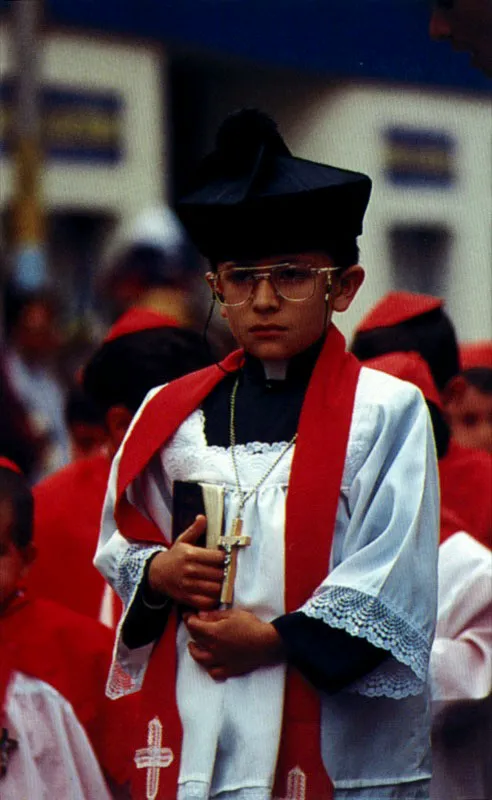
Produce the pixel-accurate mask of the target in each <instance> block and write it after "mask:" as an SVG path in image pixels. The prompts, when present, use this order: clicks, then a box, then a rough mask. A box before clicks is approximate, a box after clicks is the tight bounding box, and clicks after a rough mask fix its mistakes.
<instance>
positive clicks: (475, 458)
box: [439, 439, 492, 547]
mask: <svg viewBox="0 0 492 800" xmlns="http://www.w3.org/2000/svg"><path fill="white" fill-rule="evenodd" d="M439 478H440V483H441V542H444V541H446V539H447V538H448V537H449V536H451V535H452V534H453V533H456V532H457V531H465V532H466V533H469V534H471V536H473V537H474V538H475V539H477V540H478V541H479V542H481V543H482V544H483V545H485V546H486V547H492V456H491V455H490V453H486V452H485V451H481V450H472V449H471V448H469V447H462V446H461V445H460V444H458V443H457V442H455V441H454V440H453V439H451V442H450V445H449V450H448V452H447V453H446V455H445V456H444V458H441V460H440V461H439Z"/></svg>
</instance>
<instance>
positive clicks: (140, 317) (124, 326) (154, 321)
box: [104, 306, 178, 342]
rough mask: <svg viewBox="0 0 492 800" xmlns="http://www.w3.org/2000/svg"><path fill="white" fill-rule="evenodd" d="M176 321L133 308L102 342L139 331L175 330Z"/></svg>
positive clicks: (123, 315)
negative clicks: (153, 329) (154, 329)
mask: <svg viewBox="0 0 492 800" xmlns="http://www.w3.org/2000/svg"><path fill="white" fill-rule="evenodd" d="M177 327H178V321H177V320H176V319H174V317H168V316H167V315H166V314H160V313H159V311H153V310H152V309H150V308H143V307H141V306H135V307H134V308H130V309H129V310H128V311H125V313H124V314H122V315H121V317H120V318H119V319H117V320H116V322H115V324H114V325H113V326H112V327H111V328H110V329H109V331H108V333H107V335H106V336H105V338H104V342H112V341H113V340H114V339H119V338H120V336H126V334H127V333H138V332H139V331H146V330H150V329H151V328H177Z"/></svg>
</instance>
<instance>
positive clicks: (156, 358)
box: [83, 327, 213, 414]
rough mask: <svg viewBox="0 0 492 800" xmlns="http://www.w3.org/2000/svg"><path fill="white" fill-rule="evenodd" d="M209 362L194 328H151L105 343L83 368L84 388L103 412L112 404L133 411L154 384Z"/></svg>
mask: <svg viewBox="0 0 492 800" xmlns="http://www.w3.org/2000/svg"><path fill="white" fill-rule="evenodd" d="M212 363H213V359H212V357H211V354H210V350H209V348H208V346H207V344H206V343H205V342H204V341H203V337H202V336H201V335H200V334H198V333H196V332H195V331H191V330H184V329H182V328H173V327H162V328H151V329H147V330H143V331H138V332H136V333H128V334H125V335H124V336H120V337H119V338H117V339H113V340H112V341H109V342H105V343H104V344H103V345H102V346H101V347H100V349H99V350H98V351H97V352H96V353H95V354H94V355H93V356H92V358H91V359H90V361H89V363H88V364H87V366H86V367H85V369H84V378H83V387H84V390H85V391H86V392H87V393H88V394H89V396H90V397H91V398H92V399H93V400H94V401H95V402H96V403H97V404H98V405H99V407H100V408H101V409H102V410H103V412H104V413H105V414H106V412H107V411H108V410H109V409H110V408H111V407H112V406H115V405H123V406H125V407H126V408H127V409H128V410H129V411H131V412H132V413H135V411H136V410H137V409H138V407H139V406H140V405H141V403H142V401H143V400H144V398H145V396H146V394H147V392H149V391H150V390H151V389H153V388H154V387H156V386H160V385H161V384H163V383H168V382H169V381H172V380H175V378H179V377H181V376H182V375H186V374H187V373H188V372H193V371H194V370H197V369H201V368H202V367H205V366H208V365H209V364H212Z"/></svg>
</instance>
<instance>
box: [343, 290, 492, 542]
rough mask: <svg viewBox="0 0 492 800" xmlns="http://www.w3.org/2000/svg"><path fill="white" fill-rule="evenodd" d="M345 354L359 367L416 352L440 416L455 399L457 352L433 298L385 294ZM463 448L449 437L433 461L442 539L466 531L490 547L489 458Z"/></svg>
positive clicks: (491, 473)
mask: <svg viewBox="0 0 492 800" xmlns="http://www.w3.org/2000/svg"><path fill="white" fill-rule="evenodd" d="M351 350H352V352H353V353H354V355H356V356H357V358H359V359H360V360H361V361H362V362H363V363H366V362H367V361H368V360H369V359H374V358H378V357H380V356H385V355H389V354H390V353H397V352H409V351H413V352H417V353H418V354H419V355H420V356H421V357H422V358H423V359H424V361H425V362H426V363H427V365H428V367H429V369H430V371H431V375H432V378H433V380H434V383H435V385H436V388H437V390H438V392H439V394H440V399H441V402H442V404H443V405H444V407H445V411H446V412H447V411H448V403H449V401H450V400H451V399H452V398H453V397H455V396H456V394H457V393H458V394H461V392H460V391H459V387H460V386H461V385H462V383H463V382H462V379H461V377H460V374H459V373H460V369H461V363H460V350H459V347H458V342H457V338H456V334H455V331H454V327H453V324H452V322H451V320H450V319H449V317H448V315H447V314H446V312H445V310H444V303H443V301H442V300H441V299H440V298H438V297H431V296H430V295H422V294H413V293H412V292H388V294H386V295H384V297H382V298H381V299H380V300H379V301H378V302H377V303H376V304H375V305H374V306H373V307H372V309H370V311H368V313H367V314H366V315H365V316H364V317H363V319H362V320H361V321H360V323H359V325H358V326H357V328H356V331H355V334H354V338H353V341H352V345H351ZM448 421H450V420H448ZM464 444H465V443H464V442H463V440H462V439H456V438H455V437H454V436H453V437H452V438H451V440H450V442H449V445H448V447H447V451H446V453H445V454H444V455H442V457H441V458H440V461H439V477H440V483H441V505H442V515H443V516H446V525H445V528H446V530H447V531H448V533H455V532H456V531H459V530H464V531H467V532H468V533H469V534H470V535H472V536H474V537H475V538H476V539H478V541H479V542H482V544H484V545H486V546H487V547H490V545H491V543H492V492H491V491H490V487H491V486H492V456H491V454H490V453H487V452H485V451H481V450H477V449H474V448H473V449H472V448H471V447H470V446H464ZM469 444H470V442H468V445H469Z"/></svg>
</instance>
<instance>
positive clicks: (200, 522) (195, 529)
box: [175, 514, 207, 544]
mask: <svg viewBox="0 0 492 800" xmlns="http://www.w3.org/2000/svg"><path fill="white" fill-rule="evenodd" d="M206 527H207V518H206V517H205V516H204V515H203V514H198V515H197V516H196V517H195V521H194V522H193V524H192V525H190V527H189V528H187V529H186V530H185V531H183V533H182V534H181V535H180V536H178V538H177V539H176V542H175V544H177V543H178V542H186V543H187V544H195V542H197V541H198V539H199V538H200V536H201V535H202V533H204V532H205V529H206Z"/></svg>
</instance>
